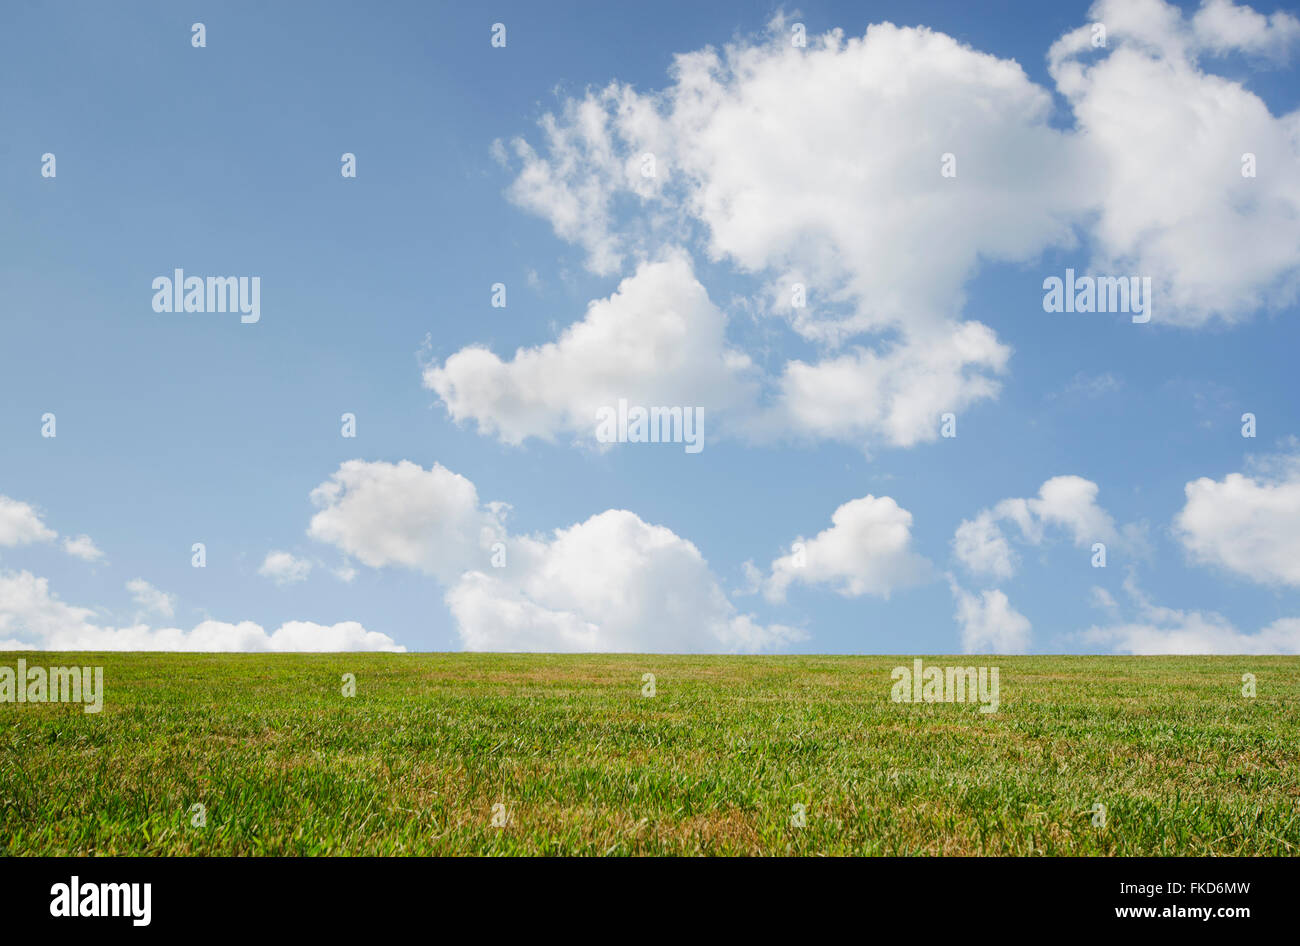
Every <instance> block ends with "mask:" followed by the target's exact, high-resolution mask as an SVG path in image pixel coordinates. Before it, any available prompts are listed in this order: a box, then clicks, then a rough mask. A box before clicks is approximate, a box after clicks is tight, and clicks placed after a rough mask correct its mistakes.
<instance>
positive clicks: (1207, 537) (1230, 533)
mask: <svg viewBox="0 0 1300 946" xmlns="http://www.w3.org/2000/svg"><path fill="white" fill-rule="evenodd" d="M1184 491H1185V493H1186V496H1187V502H1186V504H1185V505H1184V506H1183V508H1182V510H1181V511H1180V512H1179V513H1178V515H1177V516H1176V517H1175V519H1174V526H1175V531H1176V533H1177V535H1178V537H1179V539H1180V540H1181V542H1182V544H1183V546H1184V547H1185V548H1186V549H1187V551H1188V552H1189V553H1190V555H1191V556H1192V558H1193V559H1194V560H1195V561H1198V562H1201V563H1204V564H1210V565H1217V566H1220V567H1222V568H1226V569H1228V570H1229V571H1232V572H1235V573H1237V574H1238V575H1242V576H1244V577H1246V578H1249V579H1251V580H1252V581H1256V582H1259V583H1261V584H1273V585H1289V586H1291V587H1298V586H1300V454H1298V455H1296V456H1293V457H1283V458H1280V459H1278V460H1276V461H1274V462H1268V461H1265V462H1264V463H1261V464H1259V468H1258V469H1257V470H1254V471H1252V472H1251V473H1250V474H1249V475H1247V474H1243V473H1229V474H1228V475H1227V476H1226V477H1224V478H1223V479H1222V480H1213V479H1210V478H1209V477H1201V478H1200V479H1197V480H1193V481H1192V482H1190V483H1188V484H1187V486H1186V487H1185V488H1184Z"/></svg>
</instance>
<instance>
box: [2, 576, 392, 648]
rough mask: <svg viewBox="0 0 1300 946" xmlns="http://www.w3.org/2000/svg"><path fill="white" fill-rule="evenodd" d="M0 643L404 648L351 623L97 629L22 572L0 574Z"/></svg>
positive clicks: (88, 612) (82, 611)
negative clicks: (2, 640) (268, 628)
mask: <svg viewBox="0 0 1300 946" xmlns="http://www.w3.org/2000/svg"><path fill="white" fill-rule="evenodd" d="M133 590H135V589H133ZM0 638H11V640H9V641H8V642H9V643H22V644H23V645H25V646H27V647H33V648H39V649H41V650H169V651H343V650H388V651H404V650H405V649H406V648H405V647H402V646H400V645H398V644H396V643H394V642H393V640H392V639H391V638H390V637H388V636H387V635H385V634H380V633H378V632H376V631H367V630H366V629H365V628H364V627H362V626H361V625H360V624H358V623H356V622H355V621H344V622H341V623H338V624H332V625H321V624H314V623H311V622H309V621H290V622H287V623H285V624H282V625H281V626H280V627H279V628H277V629H276V630H275V631H273V632H272V633H269V634H268V633H267V632H266V631H265V630H264V629H263V628H262V627H261V625H258V624H254V623H253V622H252V621H241V622H240V623H238V624H228V623H225V622H222V621H203V622H200V623H199V624H198V625H196V626H195V627H193V628H191V629H190V630H188V631H187V630H182V629H181V628H176V627H160V628H155V627H150V626H148V625H145V624H134V625H129V626H125V627H112V626H108V625H103V624H100V623H99V621H98V619H97V618H96V614H95V611H94V610H92V609H91V608H83V607H77V606H75V605H70V604H67V603H65V602H64V601H62V600H61V599H60V598H59V597H58V596H57V595H54V594H53V593H51V591H50V588H49V581H48V580H47V579H45V578H39V577H37V576H35V575H33V574H32V573H31V572H28V571H21V572H0Z"/></svg>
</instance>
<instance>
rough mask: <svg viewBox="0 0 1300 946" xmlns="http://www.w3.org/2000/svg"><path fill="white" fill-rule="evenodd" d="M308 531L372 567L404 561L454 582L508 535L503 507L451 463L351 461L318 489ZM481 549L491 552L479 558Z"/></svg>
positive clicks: (409, 565)
mask: <svg viewBox="0 0 1300 946" xmlns="http://www.w3.org/2000/svg"><path fill="white" fill-rule="evenodd" d="M311 499H312V502H313V503H314V504H316V505H317V506H318V507H320V511H319V512H318V513H316V515H315V516H313V517H312V520H311V525H310V527H309V528H308V530H307V531H308V535H310V536H311V537H312V538H314V539H317V540H319V541H321V542H328V543H330V544H331V545H334V546H336V547H337V548H339V549H340V550H342V551H343V552H346V553H347V554H348V555H350V556H352V557H354V558H356V559H358V560H360V561H361V562H363V563H365V564H366V565H369V566H371V567H372V568H380V567H383V566H385V565H401V566H404V567H406V568H414V569H418V570H420V571H423V572H427V573H428V574H430V575H435V576H437V577H438V578H439V579H441V580H443V581H445V582H450V581H452V580H454V579H455V578H457V577H459V576H460V574H461V573H462V572H464V571H465V569H466V568H469V567H473V566H474V565H475V564H478V562H479V561H486V555H487V552H488V550H489V549H490V548H491V546H492V544H493V543H494V542H497V541H499V540H500V539H501V538H502V537H503V536H504V535H505V529H504V526H502V524H501V517H502V515H503V513H504V509H503V507H501V506H500V505H497V504H494V505H490V506H480V505H479V501H478V490H476V489H475V488H474V484H473V483H471V482H470V481H469V480H467V479H466V478H465V477H463V476H460V475H459V474H456V473H453V472H451V471H450V470H448V469H447V468H446V467H444V466H441V465H439V464H436V463H435V464H434V465H433V468H432V469H429V470H425V469H423V468H422V467H420V466H419V465H418V464H415V463H412V462H411V461H409V460H402V461H401V462H400V463H384V462H373V463H372V462H367V461H364V460H348V461H347V462H345V463H343V464H342V465H341V466H340V467H339V468H338V470H337V471H336V472H335V473H334V475H333V476H331V477H330V478H329V480H328V481H326V482H325V483H322V484H321V485H320V486H318V487H316V489H315V490H313V491H312V494H311ZM476 553H481V554H482V556H483V558H482V559H477V558H475V555H476Z"/></svg>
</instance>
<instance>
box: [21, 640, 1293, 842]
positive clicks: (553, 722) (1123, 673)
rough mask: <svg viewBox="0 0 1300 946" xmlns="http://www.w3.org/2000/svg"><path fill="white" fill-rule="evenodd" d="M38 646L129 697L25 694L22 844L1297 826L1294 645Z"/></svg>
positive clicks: (33, 660)
mask: <svg viewBox="0 0 1300 946" xmlns="http://www.w3.org/2000/svg"><path fill="white" fill-rule="evenodd" d="M19 656H22V657H24V658H26V659H27V661H28V663H29V665H41V666H66V665H80V666H87V665H89V666H103V667H104V689H105V696H104V708H103V711H102V712H100V713H98V714H94V715H91V714H86V713H84V712H83V710H82V707H81V706H79V705H72V704H22V705H20V704H15V703H3V704H0V852H3V853H7V854H11V855H12V854H515V853H527V854H593V855H601V854H610V855H617V854H895V855H909V854H931V855H933V854H981V853H987V854H1017V855H1028V854H1047V855H1063V854H1120V855H1128V854H1154V855H1173V854H1179V855H1204V854H1237V855H1252V854H1270V855H1295V854H1300V659H1297V658H1286V657H1133V658H1129V657H1004V658H996V659H991V658H969V657H967V658H960V657H955V658H944V657H934V658H926V661H927V663H931V662H933V663H935V664H940V665H949V664H959V665H969V664H977V663H981V662H982V663H989V664H994V665H996V666H998V667H999V668H1000V683H1001V705H1000V709H999V711H998V712H996V713H991V714H984V713H980V712H978V710H977V707H976V706H975V705H972V704H948V703H931V704H903V703H893V702H891V701H890V699H889V693H890V670H891V668H893V667H894V666H897V665H903V664H909V663H910V659H909V658H899V657H687V656H668V657H665V656H629V655H604V656H555V655H492V654H418V655H361V654H341V655H338V654H335V655H275V656H267V655H210V654H203V655H181V654H80V653H79V654H65V655H56V654H48V653H34V652H27V653H25V654H21V655H20V654H3V655H0V665H4V666H10V667H13V666H15V665H16V661H17V659H18V657H19ZM1245 672H1250V673H1253V674H1255V675H1256V677H1257V680H1258V683H1257V686H1258V695H1257V696H1256V697H1255V698H1253V699H1247V698H1245V697H1243V696H1242V693H1241V687H1242V684H1241V677H1242V674H1243V673H1245ZM345 673H351V674H354V675H355V678H356V695H355V696H353V697H345V696H343V695H342V692H341V687H342V683H341V677H342V675H343V674H345ZM644 673H653V674H654V675H655V677H656V682H655V688H656V695H655V696H654V697H649V698H648V697H644V696H642V674H644ZM196 804H201V805H203V806H204V809H205V811H206V825H205V826H203V827H195V826H193V825H192V819H193V818H194V816H195V812H196V811H197V810H196V809H193V808H192V806H194V805H196ZM797 804H801V805H804V806H806V825H805V826H802V827H799V826H795V825H792V823H791V821H792V817H793V815H792V812H793V811H794V809H793V808H792V806H794V805H797ZM1097 804H1101V805H1104V806H1105V811H1106V824H1105V826H1104V827H1099V826H1096V825H1094V823H1093V822H1094V820H1096V819H1095V818H1094V806H1095V805H1097ZM494 805H501V806H504V807H503V808H499V809H497V812H498V817H497V820H500V815H501V813H502V812H504V815H505V817H506V819H507V820H506V824H505V826H504V827H495V826H493V817H494V815H493V806H494Z"/></svg>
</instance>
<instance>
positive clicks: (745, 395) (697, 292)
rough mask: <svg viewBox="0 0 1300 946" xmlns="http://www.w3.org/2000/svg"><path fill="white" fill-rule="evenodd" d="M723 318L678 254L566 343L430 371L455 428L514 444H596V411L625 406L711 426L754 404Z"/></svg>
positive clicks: (591, 315)
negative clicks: (679, 410) (567, 437)
mask: <svg viewBox="0 0 1300 946" xmlns="http://www.w3.org/2000/svg"><path fill="white" fill-rule="evenodd" d="M725 326H726V318H725V317H724V315H723V314H722V312H721V311H720V310H719V309H718V307H717V306H715V305H714V304H713V303H712V302H711V301H710V300H709V297H708V294H707V293H706V292H705V291H704V287H703V286H702V285H700V283H699V282H698V281H697V280H696V279H695V275H694V272H693V270H692V267H691V263H690V260H689V259H688V258H687V257H686V256H685V254H683V253H680V252H674V253H670V254H669V255H667V256H666V257H665V258H664V259H663V260H660V261H657V262H654V263H646V264H644V265H642V266H641V267H640V268H639V269H638V270H637V272H636V273H635V274H634V275H633V276H631V277H629V278H628V279H626V280H624V281H623V283H622V284H621V285H620V286H619V288H618V291H617V292H615V293H614V294H613V295H611V296H610V297H609V298H608V299H601V300H598V301H596V302H593V303H592V304H591V305H590V307H589V308H588V310H587V314H586V316H585V318H583V319H582V320H581V321H579V322H576V323H574V324H573V325H571V326H570V327H569V328H568V329H566V330H565V331H564V333H563V334H562V335H561V336H560V338H559V339H558V340H557V341H555V342H551V343H548V344H545V345H541V346H538V347H536V348H527V349H520V350H519V351H517V352H515V355H514V357H513V358H512V359H510V360H509V361H503V360H502V359H501V358H499V357H498V356H497V355H495V354H494V353H492V352H491V351H488V350H487V349H486V348H480V347H470V348H466V349H463V350H461V351H459V352H457V353H456V354H454V355H452V356H451V357H450V358H448V359H447V360H446V362H445V363H444V364H441V365H430V366H428V367H427V368H426V369H425V372H424V383H425V386H426V387H428V388H430V389H432V390H434V391H436V392H437V393H438V395H439V397H441V398H442V400H443V402H444V403H445V404H446V407H447V411H448V413H449V414H450V415H451V417H452V418H453V419H454V420H456V421H466V420H470V419H472V420H474V421H475V422H477V424H478V426H479V429H480V430H482V431H484V432H485V433H492V434H495V435H497V436H498V437H500V439H501V440H503V441H505V442H507V443H519V442H520V441H522V440H523V439H524V438H526V437H540V438H544V439H548V440H549V439H553V438H555V437H556V436H557V435H558V434H561V433H570V434H573V435H575V436H576V437H577V438H579V439H585V440H587V441H593V440H594V438H595V431H596V412H597V410H598V409H600V408H602V407H612V406H615V405H617V404H618V402H619V400H620V399H625V400H626V401H627V402H628V403H629V404H631V405H641V406H643V407H652V406H680V407H701V408H703V409H704V417H705V420H706V422H707V423H712V421H713V418H715V417H717V416H718V415H720V414H723V413H726V412H728V411H732V410H735V409H740V408H746V407H748V406H749V405H752V403H753V402H754V400H755V398H756V396H757V384H756V382H755V381H754V379H753V377H752V376H753V375H754V371H753V366H752V364H751V363H750V361H749V359H748V358H747V357H746V356H745V355H742V354H740V353H739V352H737V351H734V350H733V349H730V348H729V347H728V346H727V343H726V340H725V338H724V332H725Z"/></svg>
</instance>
